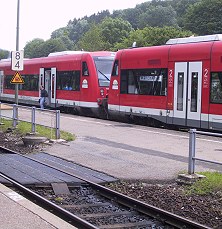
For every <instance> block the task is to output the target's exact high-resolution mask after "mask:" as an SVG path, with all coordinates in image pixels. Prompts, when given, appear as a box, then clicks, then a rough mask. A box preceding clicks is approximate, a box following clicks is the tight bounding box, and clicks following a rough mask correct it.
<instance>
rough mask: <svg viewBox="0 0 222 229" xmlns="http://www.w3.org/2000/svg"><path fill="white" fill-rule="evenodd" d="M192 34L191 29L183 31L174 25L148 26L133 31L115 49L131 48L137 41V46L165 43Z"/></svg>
mask: <svg viewBox="0 0 222 229" xmlns="http://www.w3.org/2000/svg"><path fill="white" fill-rule="evenodd" d="M191 35H192V32H190V31H183V30H182V29H177V28H174V27H163V28H158V27H146V28H144V29H142V30H140V29H138V30H136V31H133V32H131V33H130V35H129V37H128V38H125V39H124V41H123V42H121V43H118V44H116V46H115V49H114V50H118V49H123V48H129V47H131V46H132V44H133V42H136V45H137V47H145V46H156V45H164V44H165V43H166V42H167V41H168V40H169V39H171V38H176V37H189V36H191Z"/></svg>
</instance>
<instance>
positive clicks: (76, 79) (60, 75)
mask: <svg viewBox="0 0 222 229" xmlns="http://www.w3.org/2000/svg"><path fill="white" fill-rule="evenodd" d="M56 89H57V90H69V91H79V90H80V71H58V72H57V80H56Z"/></svg>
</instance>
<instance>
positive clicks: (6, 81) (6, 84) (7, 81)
mask: <svg viewBox="0 0 222 229" xmlns="http://www.w3.org/2000/svg"><path fill="white" fill-rule="evenodd" d="M12 78H13V75H7V76H4V88H5V89H13V90H14V89H15V84H11V80H12Z"/></svg>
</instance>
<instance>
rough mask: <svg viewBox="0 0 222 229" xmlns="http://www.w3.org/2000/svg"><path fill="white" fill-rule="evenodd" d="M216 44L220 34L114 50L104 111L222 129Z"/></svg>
mask: <svg viewBox="0 0 222 229" xmlns="http://www.w3.org/2000/svg"><path fill="white" fill-rule="evenodd" d="M221 40H222V35H219V34H217V35H209V36H200V37H190V38H179V39H170V40H169V41H168V42H167V43H166V45H163V46H156V47H144V48H134V49H125V50H120V51H118V52H117V54H116V58H115V62H114V67H113V71H112V76H111V81H110V89H109V99H108V109H109V113H110V114H115V115H118V116H119V115H121V114H122V115H128V116H132V117H139V116H140V117H146V118H150V119H151V120H157V121H160V122H162V123H164V124H169V125H179V126H188V127H196V128H203V129H215V130H222V41H221Z"/></svg>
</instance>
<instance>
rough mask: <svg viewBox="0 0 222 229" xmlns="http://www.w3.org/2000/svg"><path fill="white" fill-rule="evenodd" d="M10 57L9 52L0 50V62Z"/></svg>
mask: <svg viewBox="0 0 222 229" xmlns="http://www.w3.org/2000/svg"><path fill="white" fill-rule="evenodd" d="M9 56H10V52H9V51H7V50H3V49H0V60H1V59H7V58H8V57H9Z"/></svg>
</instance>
